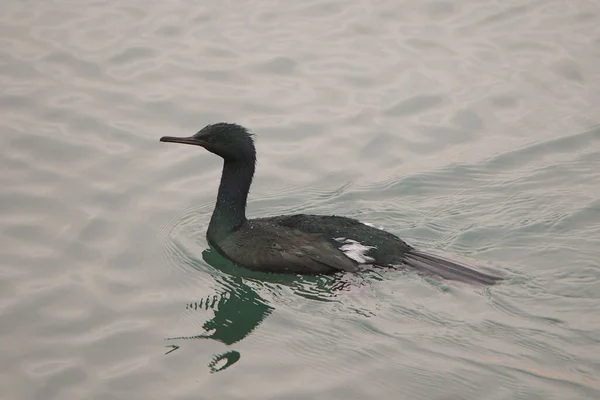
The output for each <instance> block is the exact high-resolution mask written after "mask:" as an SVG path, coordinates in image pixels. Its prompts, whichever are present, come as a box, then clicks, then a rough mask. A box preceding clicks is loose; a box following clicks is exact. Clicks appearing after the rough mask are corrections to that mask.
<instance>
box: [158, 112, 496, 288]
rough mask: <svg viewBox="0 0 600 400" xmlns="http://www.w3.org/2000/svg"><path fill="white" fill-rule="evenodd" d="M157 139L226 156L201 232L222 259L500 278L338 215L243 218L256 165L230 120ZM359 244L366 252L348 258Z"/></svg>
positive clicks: (250, 142) (243, 133)
mask: <svg viewBox="0 0 600 400" xmlns="http://www.w3.org/2000/svg"><path fill="white" fill-rule="evenodd" d="M160 141H161V142H172V143H182V144H189V145H195V146H200V147H203V148H204V149H206V150H208V151H209V152H211V153H214V154H216V155H218V156H220V157H221V158H223V171H222V174H221V182H220V184H219V190H218V194H217V201H216V205H215V209H214V211H213V214H212V217H211V219H210V224H209V226H208V230H207V233H206V237H207V239H208V242H209V244H210V245H211V246H212V247H213V248H215V249H216V250H217V251H218V252H219V253H220V254H221V255H222V256H223V257H225V258H227V259H229V260H230V261H233V262H234V263H236V264H238V265H240V266H243V267H245V268H248V269H250V270H255V271H265V272H273V273H295V274H331V273H336V272H340V271H346V272H357V271H359V270H360V266H361V265H365V264H366V265H370V266H377V267H396V268H406V267H410V268H413V269H415V270H417V271H419V272H420V273H422V274H425V275H434V276H436V275H437V276H439V277H441V278H445V279H449V280H457V281H463V282H468V283H480V284H488V285H492V284H494V283H496V282H497V281H499V280H501V279H502V278H500V277H497V276H493V275H489V274H486V273H483V272H479V271H477V270H475V269H473V268H470V267H468V266H466V265H463V264H460V263H458V262H454V261H451V260H447V259H445V258H441V257H438V256H435V255H433V254H429V253H426V252H423V251H419V250H417V249H415V248H413V247H412V246H410V245H409V244H407V243H406V242H404V241H403V240H402V239H400V238H398V237H397V236H395V235H393V234H391V233H389V232H386V231H384V230H381V229H378V228H375V227H372V226H370V225H367V224H364V223H362V222H360V221H358V220H356V219H352V218H347V217H343V216H338V215H314V214H293V215H281V216H275V217H265V218H255V219H247V218H246V203H247V200H248V193H249V191H250V185H251V184H252V179H253V177H254V171H255V166H256V148H255V146H254V135H253V134H251V133H250V132H249V131H248V130H247V129H246V128H245V127H243V126H241V125H238V124H233V123H224V122H221V123H216V124H211V125H207V126H205V127H204V128H202V129H201V130H199V131H198V132H197V133H195V134H194V135H192V136H190V137H173V136H164V137H162V138H160ZM357 246H358V247H360V248H361V249H362V250H363V251H364V254H359V255H357V254H352V252H351V251H349V248H352V247H357Z"/></svg>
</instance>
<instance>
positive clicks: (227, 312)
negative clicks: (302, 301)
mask: <svg viewBox="0 0 600 400" xmlns="http://www.w3.org/2000/svg"><path fill="white" fill-rule="evenodd" d="M202 258H203V259H204V261H206V263H207V264H209V265H211V266H212V267H214V268H215V269H216V270H218V271H221V272H225V273H224V274H217V276H216V279H217V280H218V281H219V282H220V286H221V288H222V290H221V291H220V292H219V293H216V294H214V295H212V296H207V297H206V298H202V299H200V300H198V301H192V302H189V303H187V304H186V306H185V308H186V310H188V311H209V310H210V311H213V312H214V317H213V318H212V319H210V320H208V321H206V322H205V323H204V324H203V325H202V329H203V330H204V332H202V333H199V334H197V335H191V336H178V337H170V338H167V339H166V340H169V341H176V340H190V339H212V340H216V341H219V342H221V343H223V344H225V345H227V346H230V345H232V344H235V343H237V342H239V341H241V340H242V339H244V338H245V337H246V336H248V335H249V334H250V333H251V332H253V331H254V330H255V329H256V328H257V327H258V326H259V325H260V324H261V323H262V321H264V320H265V318H267V317H268V316H269V315H270V314H271V313H272V312H273V310H274V308H273V307H272V306H270V305H269V304H268V302H267V301H266V300H264V299H263V298H262V297H261V296H260V295H259V294H258V293H257V292H256V291H255V290H254V289H253V288H252V287H250V286H249V285H248V284H246V283H245V281H244V278H243V277H242V276H240V275H239V274H238V273H237V272H239V270H238V269H237V268H239V267H237V266H236V265H235V264H233V263H232V262H231V261H229V260H227V259H225V258H224V257H222V256H221V255H220V254H219V253H218V252H216V251H214V249H212V248H209V249H207V250H205V251H204V252H202ZM190 266H191V267H193V268H197V265H193V264H192V263H190ZM265 277H266V278H267V280H270V282H272V283H275V284H277V285H284V286H289V287H292V288H293V289H294V293H295V294H297V295H299V296H302V297H305V298H309V299H312V300H320V301H332V300H333V299H334V298H335V297H336V293H337V292H339V291H341V290H344V289H345V288H347V287H350V286H352V283H351V282H350V283H349V282H347V281H346V280H345V279H336V278H334V277H321V278H319V277H311V276H309V277H295V276H285V275H271V274H265V276H262V274H261V275H260V276H255V277H254V278H259V279H258V280H260V281H261V282H264V281H265V279H260V278H265ZM342 278H343V277H342ZM251 279H252V278H251ZM263 287H264V286H263ZM167 347H169V348H170V350H169V351H167V352H166V354H170V353H172V352H174V351H175V350H178V349H179V348H180V345H177V344H171V345H168V346H167ZM240 357H241V355H240V353H239V352H237V351H235V350H230V351H228V352H225V353H222V354H218V355H215V356H214V357H213V360H212V361H211V363H210V364H209V368H210V370H211V371H212V372H217V371H221V370H223V369H225V368H228V367H230V366H231V365H232V364H234V363H235V362H237V361H238V360H239V359H240ZM222 361H225V364H224V365H221V364H222Z"/></svg>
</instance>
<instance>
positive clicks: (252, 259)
mask: <svg viewBox="0 0 600 400" xmlns="http://www.w3.org/2000/svg"><path fill="white" fill-rule="evenodd" d="M220 247H221V249H222V251H223V252H224V253H225V254H226V255H227V256H228V257H229V258H231V259H232V260H233V261H234V262H236V263H238V264H240V265H244V266H246V267H247V268H250V269H254V270H260V271H270V272H291V273H327V272H334V271H336V270H337V271H349V272H354V271H357V270H358V264H357V263H356V261H354V260H352V259H351V258H348V257H347V256H346V255H345V254H344V253H343V252H342V251H341V250H339V249H338V248H337V247H335V246H334V245H332V244H331V243H330V242H329V241H328V240H327V239H325V238H323V237H321V236H318V235H311V234H306V233H303V232H300V231H298V230H295V229H289V228H282V227H277V226H270V227H266V228H265V227H259V228H254V229H252V228H250V229H247V230H243V231H240V232H237V233H234V234H233V235H232V236H231V237H229V238H228V240H225V241H224V243H221V244H220Z"/></svg>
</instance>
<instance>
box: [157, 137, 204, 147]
mask: <svg viewBox="0 0 600 400" xmlns="http://www.w3.org/2000/svg"><path fill="white" fill-rule="evenodd" d="M160 141H161V142H171V143H183V144H193V145H196V146H202V147H204V145H205V144H206V142H204V141H202V140H199V139H196V138H195V137H193V136H190V137H175V136H163V137H161V138H160Z"/></svg>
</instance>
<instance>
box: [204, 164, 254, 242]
mask: <svg viewBox="0 0 600 400" xmlns="http://www.w3.org/2000/svg"><path fill="white" fill-rule="evenodd" d="M253 176H254V163H253V162H247V161H225V162H224V164H223V173H222V175H221V183H220V185H219V193H218V195H217V204H216V206H215V210H214V211H213V215H212V218H211V219H210V225H209V226H208V232H207V235H208V239H209V241H216V242H218V241H219V240H220V239H223V238H224V237H226V236H227V235H228V234H230V233H231V232H233V231H235V230H236V229H237V228H239V227H240V226H241V225H242V224H243V223H244V222H245V221H246V201H247V199H248V192H249V191H250V184H251V183H252V177H253Z"/></svg>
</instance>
